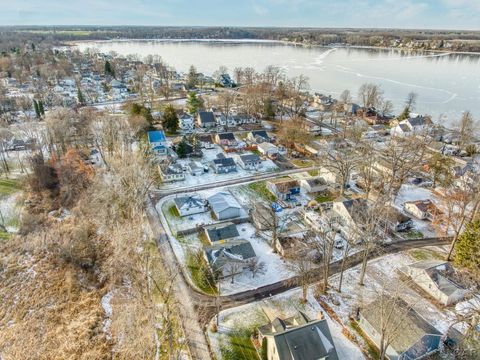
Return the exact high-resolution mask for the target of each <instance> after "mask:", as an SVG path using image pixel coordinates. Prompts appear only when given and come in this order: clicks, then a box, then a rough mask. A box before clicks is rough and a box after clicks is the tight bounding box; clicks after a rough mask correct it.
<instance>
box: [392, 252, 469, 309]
mask: <svg viewBox="0 0 480 360" xmlns="http://www.w3.org/2000/svg"><path fill="white" fill-rule="evenodd" d="M400 271H402V272H403V273H404V274H405V275H406V276H408V277H409V278H411V279H412V281H413V282H415V284H417V285H418V286H420V287H421V288H422V289H423V290H425V291H426V292H427V293H428V294H429V295H430V296H431V297H433V298H434V299H435V300H437V301H438V302H439V303H441V304H442V305H445V306H448V305H451V304H454V303H456V302H458V301H461V300H463V298H464V297H465V295H466V294H467V290H466V289H464V288H462V287H461V286H460V285H458V284H456V283H455V282H454V281H452V280H451V279H450V278H449V273H451V272H453V269H452V267H451V265H450V264H449V263H448V262H446V261H442V260H424V261H418V262H416V263H413V264H410V265H408V266H405V267H402V268H400Z"/></svg>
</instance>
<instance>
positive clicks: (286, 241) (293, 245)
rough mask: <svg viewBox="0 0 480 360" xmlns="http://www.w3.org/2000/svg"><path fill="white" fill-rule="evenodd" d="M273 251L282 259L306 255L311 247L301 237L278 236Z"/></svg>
mask: <svg viewBox="0 0 480 360" xmlns="http://www.w3.org/2000/svg"><path fill="white" fill-rule="evenodd" d="M275 250H276V251H277V252H278V253H279V254H280V255H281V256H282V257H284V258H288V257H295V256H298V255H305V256H306V255H307V254H308V252H309V251H310V250H311V247H310V246H309V245H308V244H307V242H305V238H304V237H303V235H280V236H279V237H278V239H277V242H276V243H275Z"/></svg>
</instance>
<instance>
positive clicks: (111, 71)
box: [105, 60, 115, 77]
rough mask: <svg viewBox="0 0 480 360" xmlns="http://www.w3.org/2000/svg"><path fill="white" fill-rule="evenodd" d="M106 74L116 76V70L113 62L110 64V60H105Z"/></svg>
mask: <svg viewBox="0 0 480 360" xmlns="http://www.w3.org/2000/svg"><path fill="white" fill-rule="evenodd" d="M105 75H110V76H112V77H115V70H114V69H113V66H112V64H110V61H108V60H107V61H105Z"/></svg>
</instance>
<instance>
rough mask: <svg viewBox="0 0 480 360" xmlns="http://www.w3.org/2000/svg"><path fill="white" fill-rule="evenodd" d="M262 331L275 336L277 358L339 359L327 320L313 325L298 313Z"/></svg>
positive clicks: (305, 359)
mask: <svg viewBox="0 0 480 360" xmlns="http://www.w3.org/2000/svg"><path fill="white" fill-rule="evenodd" d="M265 330H267V331H266V333H264V332H263V331H265ZM268 330H271V331H268ZM259 331H260V332H262V333H264V334H266V335H270V336H273V341H275V345H276V349H277V352H278V357H279V358H280V359H282V360H296V359H302V360H303V359H304V360H317V359H326V358H328V359H329V360H337V359H338V355H337V351H336V349H335V345H334V341H333V338H332V335H331V333H330V329H329V328H328V323H327V320H326V319H321V320H314V321H311V320H310V319H308V317H307V316H306V315H305V314H304V313H302V312H298V313H297V314H296V315H294V316H292V317H291V318H288V319H280V318H276V319H274V320H273V321H272V322H271V323H270V324H267V325H265V326H262V327H261V328H260V329H259Z"/></svg>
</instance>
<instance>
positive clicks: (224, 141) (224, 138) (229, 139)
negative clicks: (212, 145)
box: [215, 132, 238, 147]
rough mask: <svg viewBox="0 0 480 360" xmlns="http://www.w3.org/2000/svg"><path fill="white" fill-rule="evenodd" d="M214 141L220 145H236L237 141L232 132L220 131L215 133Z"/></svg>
mask: <svg viewBox="0 0 480 360" xmlns="http://www.w3.org/2000/svg"><path fill="white" fill-rule="evenodd" d="M215 142H216V143H217V144H218V145H220V146H227V147H228V146H231V147H235V146H237V144H238V142H237V139H236V138H235V135H234V134H233V133H232V132H226V133H220V134H216V135H215Z"/></svg>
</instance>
